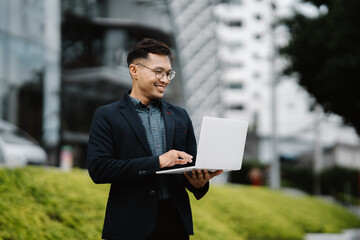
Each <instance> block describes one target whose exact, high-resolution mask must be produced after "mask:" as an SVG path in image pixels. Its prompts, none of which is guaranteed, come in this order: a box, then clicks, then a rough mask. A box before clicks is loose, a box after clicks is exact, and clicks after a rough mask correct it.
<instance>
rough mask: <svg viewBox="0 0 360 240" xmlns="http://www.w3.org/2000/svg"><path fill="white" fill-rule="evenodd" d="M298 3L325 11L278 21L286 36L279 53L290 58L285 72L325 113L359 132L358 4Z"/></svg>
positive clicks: (349, 0)
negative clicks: (287, 36) (285, 30)
mask: <svg viewBox="0 0 360 240" xmlns="http://www.w3.org/2000/svg"><path fill="white" fill-rule="evenodd" d="M303 1H304V2H310V3H312V4H314V5H315V6H316V7H318V8H320V7H321V6H322V7H324V6H326V8H327V9H328V11H327V12H326V13H324V12H323V13H321V11H319V12H320V14H319V15H318V16H317V17H314V18H310V17H306V16H304V15H302V14H301V13H295V14H294V16H293V17H291V18H287V19H283V20H282V22H283V23H285V25H286V26H287V27H288V29H289V32H290V41H289V43H288V45H287V46H285V47H283V48H281V49H280V53H281V54H283V55H285V56H286V57H288V58H289V60H290V65H289V66H288V68H287V69H285V70H284V73H285V74H287V75H292V74H296V75H297V76H298V80H299V84H300V85H301V86H302V87H304V88H305V89H306V90H307V91H308V92H309V93H310V94H311V95H312V96H313V97H314V98H315V100H316V101H317V102H318V103H320V104H321V105H322V106H323V108H324V110H325V112H328V113H335V114H338V115H340V116H342V118H343V120H344V121H345V122H346V123H348V124H350V125H353V126H354V127H355V129H356V131H357V133H358V134H360V94H359V91H360V81H359V80H360V79H359V76H360V1H358V0H303Z"/></svg>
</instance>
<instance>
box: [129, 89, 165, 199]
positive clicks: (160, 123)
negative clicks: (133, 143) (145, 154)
mask: <svg viewBox="0 0 360 240" xmlns="http://www.w3.org/2000/svg"><path fill="white" fill-rule="evenodd" d="M130 99H131V102H132V103H133V105H134V107H135V109H136V112H137V113H138V115H139V117H140V119H141V122H142V124H143V125H144V128H145V132H146V138H147V141H148V143H149V147H150V150H151V153H152V155H153V156H160V155H162V154H164V153H165V152H166V138H165V124H164V118H163V116H162V114H161V101H159V100H155V101H152V102H151V103H150V106H149V107H148V106H146V105H144V104H142V103H141V102H140V101H139V100H137V99H135V98H133V97H131V96H130ZM157 177H158V198H159V199H167V198H170V193H169V190H168V185H167V182H166V176H165V175H157Z"/></svg>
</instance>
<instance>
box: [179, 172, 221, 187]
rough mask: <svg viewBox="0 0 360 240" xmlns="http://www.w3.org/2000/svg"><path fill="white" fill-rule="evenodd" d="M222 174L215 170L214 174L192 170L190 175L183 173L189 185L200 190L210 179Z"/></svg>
mask: <svg viewBox="0 0 360 240" xmlns="http://www.w3.org/2000/svg"><path fill="white" fill-rule="evenodd" d="M223 172H224V171H223V170H217V171H215V172H209V171H207V170H193V171H192V172H191V173H192V174H191V175H190V174H189V173H187V172H184V174H185V177H186V178H187V179H188V180H189V182H190V183H191V185H193V186H194V187H196V188H202V187H203V186H204V185H205V184H206V183H207V182H208V181H209V180H210V179H212V178H213V177H215V176H217V175H219V174H221V173H223Z"/></svg>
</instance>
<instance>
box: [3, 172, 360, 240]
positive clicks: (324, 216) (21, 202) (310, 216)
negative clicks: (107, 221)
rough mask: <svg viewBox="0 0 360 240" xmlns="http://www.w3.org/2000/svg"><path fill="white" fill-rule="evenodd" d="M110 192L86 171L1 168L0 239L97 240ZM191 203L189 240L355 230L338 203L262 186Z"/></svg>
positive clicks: (215, 190) (359, 222)
mask: <svg viewBox="0 0 360 240" xmlns="http://www.w3.org/2000/svg"><path fill="white" fill-rule="evenodd" d="M108 189H109V185H96V184H94V183H93V182H92V181H91V179H90V178H89V176H88V174H87V172H86V171H84V170H73V171H71V172H62V171H59V170H57V169H52V168H40V167H26V168H18V169H4V168H0V239H1V240H35V239H36V240H41V239H54V240H58V239H60V240H62V239H67V240H71V239H73V240H79V239H100V236H101V229H102V224H103V219H104V213H105V205H106V198H107V194H108ZM191 202H192V210H193V217H194V228H195V236H193V237H191V239H192V240H212V239H214V240H215V239H216V240H226V239H229V240H230V239H231V240H234V239H240V240H242V239H243V240H245V239H259V240H260V239H263V240H265V239H274V240H275V239H276V240H280V239H289V240H290V239H291V240H296V239H303V236H304V234H305V233H306V232H339V231H341V230H342V229H345V228H354V227H360V219H359V218H357V217H356V216H354V215H352V214H350V213H349V212H347V211H346V210H345V209H344V208H342V207H341V206H339V205H336V204H331V203H327V202H324V201H323V200H320V199H318V198H315V197H311V196H301V197H299V196H297V197H295V196H290V195H287V194H284V193H283V192H281V191H272V190H270V189H268V188H265V187H258V188H254V187H250V186H243V185H225V186H215V185H212V186H211V188H210V191H209V193H208V194H207V195H206V196H205V197H204V198H203V199H201V200H200V201H197V200H195V198H193V197H191Z"/></svg>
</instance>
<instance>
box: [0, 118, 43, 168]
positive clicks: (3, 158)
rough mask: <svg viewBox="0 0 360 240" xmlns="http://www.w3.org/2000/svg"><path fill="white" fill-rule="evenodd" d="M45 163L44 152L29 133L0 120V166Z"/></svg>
mask: <svg viewBox="0 0 360 240" xmlns="http://www.w3.org/2000/svg"><path fill="white" fill-rule="evenodd" d="M46 164H47V154H46V152H45V151H44V149H43V148H42V147H41V146H40V145H39V144H38V143H37V142H36V141H35V140H34V139H33V138H32V137H30V135H29V134H27V133H26V132H24V131H22V130H20V129H19V128H17V127H16V126H15V125H13V124H10V123H8V122H5V121H3V120H0V166H1V165H2V166H7V167H19V166H25V165H46Z"/></svg>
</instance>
